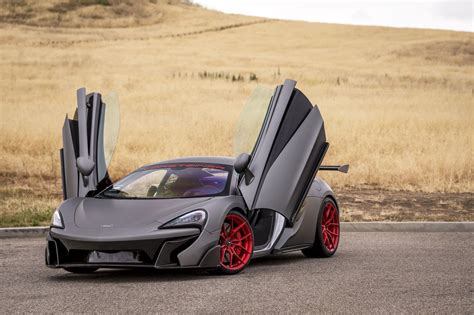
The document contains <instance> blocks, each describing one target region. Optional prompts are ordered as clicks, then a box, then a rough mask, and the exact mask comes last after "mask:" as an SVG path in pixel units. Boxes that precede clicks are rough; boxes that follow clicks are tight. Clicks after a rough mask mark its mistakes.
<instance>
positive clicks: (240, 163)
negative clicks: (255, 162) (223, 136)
mask: <svg viewBox="0 0 474 315" xmlns="http://www.w3.org/2000/svg"><path fill="white" fill-rule="evenodd" d="M249 162H250V155H248V154H247V153H241V154H239V156H237V158H236V159H235V162H234V169H235V171H236V172H237V174H242V173H243V172H244V171H245V169H246V168H247V166H248V165H249Z"/></svg>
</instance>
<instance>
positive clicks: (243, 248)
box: [234, 244, 250, 254]
mask: <svg viewBox="0 0 474 315" xmlns="http://www.w3.org/2000/svg"><path fill="white" fill-rule="evenodd" d="M234 246H238V247H240V248H241V249H242V250H244V251H245V252H246V253H247V254H250V252H249V251H248V250H247V249H246V248H245V247H243V246H242V245H240V244H234Z"/></svg>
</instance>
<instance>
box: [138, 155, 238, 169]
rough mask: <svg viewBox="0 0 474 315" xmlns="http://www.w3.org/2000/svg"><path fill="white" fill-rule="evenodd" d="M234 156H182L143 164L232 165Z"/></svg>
mask: <svg viewBox="0 0 474 315" xmlns="http://www.w3.org/2000/svg"><path fill="white" fill-rule="evenodd" d="M234 160H235V159H234V158H233V157H228V156H189V157H182V158H177V159H171V160H166V161H161V162H157V163H152V164H148V165H145V167H146V166H155V165H156V166H158V165H161V164H170V163H206V164H222V165H228V166H233V165H234Z"/></svg>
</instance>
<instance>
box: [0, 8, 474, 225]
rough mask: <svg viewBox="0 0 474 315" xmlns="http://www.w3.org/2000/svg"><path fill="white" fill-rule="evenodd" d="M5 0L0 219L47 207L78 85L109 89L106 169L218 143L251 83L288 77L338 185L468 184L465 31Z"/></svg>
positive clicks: (426, 188) (472, 61)
mask: <svg viewBox="0 0 474 315" xmlns="http://www.w3.org/2000/svg"><path fill="white" fill-rule="evenodd" d="M7 3H8V5H2V6H1V7H0V8H1V9H0V110H1V112H0V114H1V116H0V117H1V125H0V133H1V137H0V153H1V156H2V158H1V159H0V171H1V174H0V175H1V176H0V194H1V197H2V198H1V200H0V215H1V216H0V219H1V220H0V225H8V224H20V223H18V222H23V224H34V223H37V224H39V223H42V222H44V221H45V220H46V221H47V220H49V217H48V216H49V213H50V211H51V209H52V208H53V207H55V206H56V205H57V203H58V201H59V200H60V198H61V196H60V189H61V188H60V182H59V177H60V174H59V160H58V149H59V148H60V147H61V138H60V137H61V132H60V130H61V127H62V123H63V119H64V114H65V113H66V112H69V113H70V112H71V111H72V110H73V108H74V106H75V105H74V104H75V90H76V89H77V88H79V87H82V86H85V87H86V88H87V89H88V91H92V90H95V91H101V92H103V93H104V94H105V93H107V92H108V91H116V92H117V93H118V95H119V99H120V103H121V115H122V117H121V131H120V136H119V142H118V146H117V150H116V152H115V153H116V154H115V157H114V160H113V162H112V169H111V173H112V175H113V176H114V177H115V178H117V177H120V176H123V175H124V174H126V173H128V172H130V171H132V170H133V169H135V168H136V167H138V166H140V165H143V164H146V163H150V162H154V161H158V160H161V159H165V158H171V157H177V156H182V155H232V154H233V150H232V137H233V129H234V126H235V122H236V121H237V119H238V116H239V113H240V110H241V109H242V106H243V105H244V103H245V102H246V100H247V98H248V96H249V95H250V94H251V92H252V91H253V90H254V89H255V88H256V87H257V86H259V85H263V86H267V87H271V88H273V87H274V86H275V85H276V84H280V83H281V82H283V80H284V79H285V78H293V79H295V80H297V81H298V82H299V83H298V87H299V88H300V89H302V90H303V91H304V92H305V94H307V95H308V97H309V98H310V99H311V100H312V101H313V102H315V103H317V104H318V106H319V107H320V109H321V111H322V114H323V116H324V118H325V122H326V128H327V136H328V139H329V142H330V143H331V147H330V150H329V153H328V155H327V156H326V162H327V163H350V164H351V173H350V175H349V176H344V175H339V174H320V175H321V176H323V177H324V178H325V179H327V180H328V181H329V182H330V183H331V184H332V185H333V186H334V187H336V189H339V190H351V189H356V188H357V189H362V188H364V189H365V188H370V189H377V190H391V191H399V190H403V191H413V192H423V193H429V192H431V193H436V196H438V194H437V193H438V192H443V193H460V192H466V193H467V194H468V195H467V198H468V199H469V198H471V197H472V194H471V195H469V194H470V192H472V190H473V170H472V164H473V163H472V162H473V161H472V157H473V154H472V149H473V134H474V127H473V124H472V121H473V118H474V115H473V107H472V97H473V83H474V76H473V69H474V38H473V33H465V32H451V31H435V30H419V29H395V28H384V27H366V26H346V25H332V24H320V23H307V22H296V21H280V20H268V19H263V18H255V17H246V16H239V15H227V14H222V13H218V12H214V11H209V10H205V9H203V8H200V7H196V6H191V5H188V4H186V3H181V2H175V1H156V2H155V1H139V2H137V3H136V2H133V3H132V2H131V1H119V0H117V1H112V0H109V1H107V3H106V4H104V3H102V1H89V0H87V1H72V0H71V1H64V0H63V1H59V0H57V1H56V0H48V1H42V2H36V1H29V0H25V1H12V0H8V1H7ZM18 3H21V5H19V4H18ZM12 7H14V9H12ZM58 7H60V8H66V9H64V10H65V12H63V11H61V10H59V9H57V8H58ZM119 8H126V10H125V9H123V10H122V9H119ZM140 12H142V13H140ZM143 14H144V15H143ZM219 74H220V75H219ZM239 76H240V77H241V79H240V80H232V77H234V78H238V77H239ZM250 78H252V79H250ZM439 196H441V197H439V198H440V202H443V200H444V199H445V197H443V196H446V195H439ZM450 196H451V195H450ZM469 196H471V197H469ZM471 200H472V198H471ZM446 202H452V201H450V200H448V201H446ZM452 208H453V209H458V210H459V211H461V212H462V214H461V216H460V217H458V219H459V218H461V219H466V218H467V219H472V214H470V212H469V211H467V212H466V211H465V206H462V205H461V206H460V205H457V204H456V202H455V201H454V205H453V206H452ZM392 210H393V211H396V209H391V211H392ZM381 211H382V212H381V213H380V218H384V213H383V211H384V209H381ZM385 214H386V213H385ZM389 214H390V213H389ZM385 217H387V216H385ZM388 217H389V216H388ZM364 218H365V217H364ZM366 219H367V218H366ZM369 219H370V218H369ZM415 219H416V218H415ZM448 219H449V218H448ZM9 222H10V223H9Z"/></svg>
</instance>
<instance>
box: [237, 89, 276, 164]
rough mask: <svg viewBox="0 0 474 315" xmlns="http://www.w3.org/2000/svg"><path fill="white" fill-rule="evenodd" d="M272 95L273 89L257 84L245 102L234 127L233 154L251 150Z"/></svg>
mask: <svg viewBox="0 0 474 315" xmlns="http://www.w3.org/2000/svg"><path fill="white" fill-rule="evenodd" d="M272 95H273V89H270V88H268V87H263V86H258V87H256V88H255V90H254V91H253V92H252V94H251V95H250V97H249V99H248V101H247V102H246V103H245V105H244V107H243V109H242V112H241V113H240V117H239V121H238V122H237V125H236V128H235V135H234V156H237V155H239V154H240V153H244V152H245V153H249V154H250V153H251V152H252V150H253V147H254V146H255V143H256V142H257V138H258V135H259V133H260V129H261V128H262V124H263V120H264V119H265V114H266V113H267V109H268V105H269V104H270V100H271V98H272Z"/></svg>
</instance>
